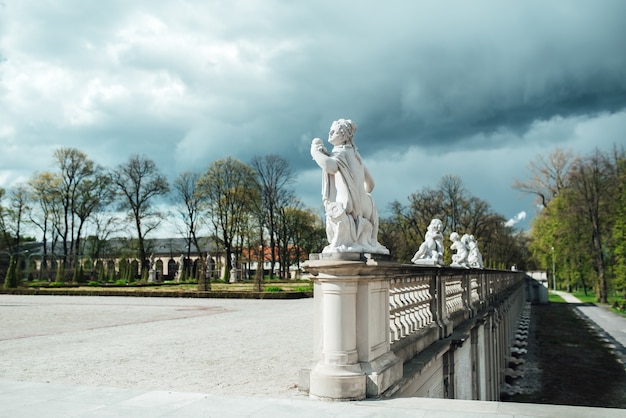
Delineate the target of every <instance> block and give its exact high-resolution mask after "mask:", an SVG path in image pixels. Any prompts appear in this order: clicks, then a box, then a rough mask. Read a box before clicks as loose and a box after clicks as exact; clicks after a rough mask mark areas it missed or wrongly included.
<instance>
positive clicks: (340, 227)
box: [311, 119, 389, 254]
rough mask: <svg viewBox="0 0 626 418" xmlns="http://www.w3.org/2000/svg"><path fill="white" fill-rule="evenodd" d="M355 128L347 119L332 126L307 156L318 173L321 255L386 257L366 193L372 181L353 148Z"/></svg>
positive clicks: (312, 145)
mask: <svg viewBox="0 0 626 418" xmlns="http://www.w3.org/2000/svg"><path fill="white" fill-rule="evenodd" d="M355 132H356V124H355V123H354V122H352V121H351V120H349V119H339V120H336V121H334V122H333V123H332V125H331V127H330V132H329V133H328V142H329V143H330V144H331V145H333V149H332V151H331V152H328V151H327V150H326V148H325V147H324V144H323V142H322V140H321V139H319V138H315V139H313V141H312V142H311V156H312V157H313V160H315V162H316V163H317V165H319V166H320V168H321V169H322V174H323V176H322V200H323V202H324V208H325V210H326V235H327V237H328V243H329V245H328V246H327V247H326V248H324V250H323V251H322V252H323V253H343V252H359V253H361V252H367V253H376V254H389V250H387V248H385V247H384V246H382V245H380V244H379V243H378V212H377V211H376V206H375V204H374V199H372V196H371V195H370V192H371V191H372V190H373V188H374V179H373V178H372V176H371V174H370V173H369V171H368V170H367V168H366V167H365V165H364V164H363V160H362V158H361V156H360V155H359V152H358V151H357V149H356V147H355V146H354V133H355Z"/></svg>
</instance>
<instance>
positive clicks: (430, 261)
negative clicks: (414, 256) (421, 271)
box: [413, 258, 441, 267]
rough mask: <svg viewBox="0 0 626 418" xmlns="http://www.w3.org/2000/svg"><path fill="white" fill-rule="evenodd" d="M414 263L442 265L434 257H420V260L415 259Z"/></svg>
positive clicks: (419, 264)
mask: <svg viewBox="0 0 626 418" xmlns="http://www.w3.org/2000/svg"><path fill="white" fill-rule="evenodd" d="M413 264H416V265H418V266H431V267H432V266H441V264H439V263H437V260H433V259H432V258H420V259H419V260H413Z"/></svg>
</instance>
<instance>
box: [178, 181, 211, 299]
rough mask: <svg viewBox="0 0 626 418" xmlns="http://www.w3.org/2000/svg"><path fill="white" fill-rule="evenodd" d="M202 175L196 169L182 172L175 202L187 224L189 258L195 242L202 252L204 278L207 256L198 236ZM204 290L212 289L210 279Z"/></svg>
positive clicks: (199, 251) (201, 274) (186, 235)
mask: <svg viewBox="0 0 626 418" xmlns="http://www.w3.org/2000/svg"><path fill="white" fill-rule="evenodd" d="M200 177H201V176H200V174H199V173H197V172H195V171H185V172H182V173H180V174H179V175H178V177H177V178H176V179H175V180H174V183H173V188H174V198H175V202H176V205H177V206H178V207H179V210H178V213H179V214H180V216H181V219H182V221H183V224H184V225H185V231H184V236H185V239H186V241H187V258H188V259H189V257H190V255H191V245H192V244H193V245H194V246H195V247H196V251H198V253H199V254H200V261H201V272H200V278H201V279H204V278H205V276H206V258H205V255H204V253H203V252H202V249H201V245H200V241H199V238H198V229H199V228H200V213H201V207H202V197H201V195H200V193H198V190H197V185H198V180H199V179H200ZM186 273H188V272H184V274H186ZM203 290H210V282H209V281H207V285H206V288H203Z"/></svg>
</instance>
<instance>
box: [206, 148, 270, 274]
mask: <svg viewBox="0 0 626 418" xmlns="http://www.w3.org/2000/svg"><path fill="white" fill-rule="evenodd" d="M197 187H198V193H199V195H200V196H201V197H202V199H203V201H204V202H205V203H206V207H207V213H208V215H209V218H210V219H211V221H212V223H213V227H214V229H215V231H216V232H217V233H218V234H219V235H220V237H221V239H222V242H223V244H224V249H225V251H226V270H227V274H228V272H230V270H231V269H232V268H233V265H232V257H231V255H232V254H235V251H236V249H237V248H236V239H237V237H238V236H239V235H240V233H241V225H242V224H243V222H244V219H245V217H246V216H248V214H249V213H250V212H251V210H252V209H251V207H252V203H251V202H252V201H253V200H254V199H255V198H256V192H257V191H258V190H259V188H258V184H257V181H256V173H255V172H254V170H253V169H252V167H250V166H249V165H248V164H245V163H242V162H241V161H239V160H237V159H234V158H232V157H228V158H226V159H222V160H217V161H214V162H213V163H211V164H210V165H209V167H208V168H207V170H206V172H205V173H204V174H203V175H202V176H201V177H200V179H199V180H198V185H197Z"/></svg>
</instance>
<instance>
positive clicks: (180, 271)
mask: <svg viewBox="0 0 626 418" xmlns="http://www.w3.org/2000/svg"><path fill="white" fill-rule="evenodd" d="M177 264H178V269H177V270H176V281H177V282H179V281H180V279H181V278H182V275H183V269H184V268H185V254H181V255H180V257H178V263H177Z"/></svg>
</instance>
